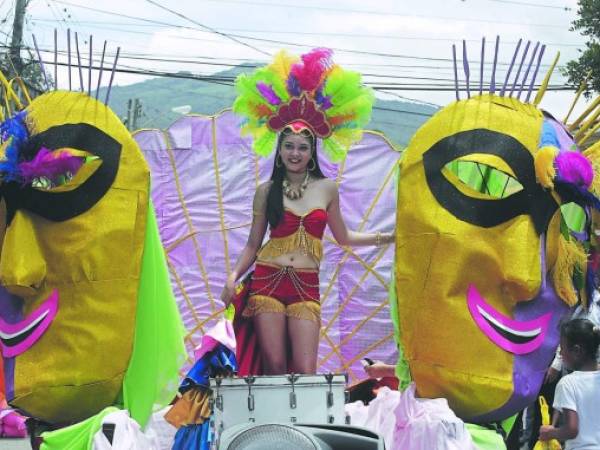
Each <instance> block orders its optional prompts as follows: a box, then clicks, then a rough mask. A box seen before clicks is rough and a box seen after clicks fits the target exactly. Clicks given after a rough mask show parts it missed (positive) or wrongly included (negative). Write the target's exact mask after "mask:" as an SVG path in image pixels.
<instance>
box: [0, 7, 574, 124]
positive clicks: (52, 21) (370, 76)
mask: <svg viewBox="0 0 600 450" xmlns="http://www.w3.org/2000/svg"><path fill="white" fill-rule="evenodd" d="M14 3H15V0H0V17H1V18H4V19H5V20H4V22H3V23H2V24H1V25H0V32H3V33H10V30H11V27H12V20H13V9H14ZM169 10H170V11H169ZM576 11H577V1H576V0H545V1H543V0H420V1H401V0H374V1H372V2H369V4H367V2H364V1H358V0H339V1H322V0H321V1H317V0H303V1H302V2H300V1H297V0H296V1H291V0H255V1H253V0H120V1H117V0H102V1H90V0H64V1H63V0H30V2H29V4H28V7H27V20H26V24H25V44H26V45H29V46H33V40H32V37H31V35H32V33H33V34H35V36H36V40H37V43H38V46H39V48H40V50H41V51H42V58H43V59H44V60H45V61H46V68H47V70H48V71H50V72H51V73H53V71H54V69H53V67H52V65H51V64H49V63H50V62H52V61H53V59H54V56H53V53H52V52H51V50H52V49H53V48H54V38H53V30H54V29H55V28H56V29H57V30H58V41H59V42H58V48H59V50H62V51H63V53H66V49H67V29H70V30H71V33H74V32H77V33H78V38H79V44H80V53H81V58H82V59H83V64H85V65H87V58H88V56H87V55H88V51H89V35H90V34H91V35H93V59H94V60H95V63H96V64H99V62H100V59H101V55H102V46H103V41H104V40H106V41H107V53H106V54H107V56H106V59H105V62H104V66H105V67H107V68H108V69H110V67H111V66H112V64H113V60H114V53H115V51H116V49H117V47H120V48H121V50H120V57H119V63H118V67H120V68H124V69H128V68H134V69H152V70H160V71H167V72H177V71H183V70H185V71H189V72H191V73H193V74H197V75H210V74H213V73H215V72H218V71H220V70H223V69H226V68H228V67H230V65H235V64H239V63H242V62H244V61H252V62H253V63H255V62H258V63H267V62H268V61H269V60H270V58H271V56H272V55H273V54H274V53H275V52H277V51H278V50H279V49H282V48H284V49H287V50H289V51H290V52H293V53H297V54H299V53H302V52H305V51H307V50H309V49H310V48H312V47H317V46H326V47H330V48H333V49H334V55H335V56H334V59H335V61H336V62H337V63H339V64H341V65H343V66H344V67H347V68H350V69H353V70H357V71H359V72H361V73H362V74H363V76H364V80H365V82H367V83H371V84H374V83H378V84H376V85H377V86H378V87H382V86H395V87H399V86H404V87H406V86H407V85H411V86H414V85H416V87H415V88H416V89H417V90H409V91H407V90H394V91H385V92H383V91H379V93H378V95H379V96H380V97H389V98H396V97H398V96H401V97H404V98H408V99H413V100H417V101H420V102H425V103H433V104H436V105H445V104H447V103H449V102H451V101H453V100H454V99H455V93H454V90H450V91H447V92H432V91H426V90H423V89H422V88H423V86H422V85H423V84H425V85H428V86H431V85H432V84H433V85H438V86H439V85H445V86H452V85H453V84H454V76H453V64H452V45H453V44H455V45H456V46H457V49H458V59H459V62H458V64H459V78H460V79H461V80H464V73H463V70H462V61H461V60H462V40H463V39H465V40H466V42H467V52H468V58H467V59H468V60H469V62H470V72H471V74H470V75H471V81H470V84H471V87H472V88H475V89H478V83H479V67H480V65H479V61H480V53H481V39H482V37H485V38H486V47H485V56H484V61H485V62H486V64H485V68H484V77H483V79H484V81H485V82H489V80H490V78H491V67H492V64H491V63H492V60H493V57H494V42H495V40H496V36H497V35H499V36H500V46H499V52H498V66H497V73H496V79H497V80H499V81H497V84H501V83H502V82H503V80H504V77H505V73H506V69H507V67H508V65H509V64H508V63H510V60H511V58H512V56H513V52H514V49H515V46H516V43H517V41H518V40H519V39H523V40H524V42H526V41H528V40H531V41H532V45H531V48H533V46H534V44H535V43H536V42H538V41H540V42H541V43H542V44H546V46H547V48H546V51H545V53H544V57H543V59H542V66H541V68H540V73H539V75H538V77H537V82H540V81H541V79H542V78H543V75H544V74H545V72H546V70H547V68H548V66H549V64H550V63H551V62H552V60H553V59H554V56H555V55H556V53H557V52H560V54H561V56H560V61H559V67H560V65H563V64H565V63H566V62H567V61H569V60H571V59H574V58H576V56H577V54H578V50H579V49H581V48H583V45H584V42H585V39H584V38H583V37H582V36H580V35H579V34H578V33H577V32H573V31H569V28H570V25H571V22H572V21H573V20H574V19H575V18H576ZM128 16H129V17H128ZM0 38H2V39H4V42H5V43H8V42H9V40H8V39H9V38H8V37H7V36H6V35H4V34H3V35H0ZM524 45H525V44H523V45H522V47H521V51H522V49H523V47H524ZM71 51H72V58H73V60H74V59H75V57H76V55H75V49H74V39H73V38H72V48H71ZM521 54H522V53H520V54H519V56H518V57H517V62H518V61H519V60H520V58H521ZM530 55H531V50H530V52H529V54H528V56H527V58H526V63H527V62H528V61H529V59H530ZM148 59H151V60H148ZM158 59H163V60H164V59H168V60H169V61H158ZM59 60H63V61H66V54H62V55H60V56H59ZM524 71H525V69H523V73H524ZM515 72H516V69H514V70H513V76H514V74H515ZM532 73H533V69H532V70H531V73H530V74H532ZM83 78H84V83H85V84H86V86H87V84H88V80H87V73H84V77H83ZM109 78H110V77H109V72H104V73H103V75H102V79H101V85H106V84H107V83H108V81H109ZM145 78H147V76H145V75H138V74H125V73H117V74H116V75H115V80H114V83H115V84H118V85H126V84H130V83H136V82H139V81H142V80H144V79H145ZM72 80H73V81H72V82H73V83H79V75H78V73H77V72H76V71H72ZM97 80H98V72H97V71H93V73H92V88H95V86H96V85H97ZM565 82H566V80H565V78H564V76H563V75H562V74H561V73H560V72H559V71H555V73H554V75H553V77H552V80H551V84H552V85H563V84H565ZM58 83H59V86H62V87H66V85H67V84H68V74H67V72H66V69H64V68H60V67H59V70H58ZM527 84H528V82H527V83H526V85H527ZM419 85H421V87H419ZM509 85H510V82H509ZM517 85H518V83H517ZM573 96H574V95H573V93H572V92H549V93H547V94H546V97H545V98H544V101H543V103H542V106H543V107H544V108H545V109H547V110H549V111H550V112H552V113H553V114H554V115H555V116H557V117H564V114H565V113H566V111H567V110H568V108H569V106H570V104H571V101H572V99H573ZM584 106H585V105H584V102H581V103H580V104H579V105H578V106H577V108H576V111H580V110H582V109H583V108H584Z"/></svg>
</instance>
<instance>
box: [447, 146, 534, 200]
mask: <svg viewBox="0 0 600 450" xmlns="http://www.w3.org/2000/svg"><path fill="white" fill-rule="evenodd" d="M470 156H471V155H469V156H467V157H465V158H459V159H458V160H455V161H452V162H449V163H448V164H446V165H445V166H444V169H443V174H444V176H445V177H446V178H447V179H448V181H450V182H451V183H452V184H454V185H455V186H456V187H457V188H458V189H459V190H460V191H461V192H462V193H463V194H465V195H467V196H470V197H474V198H481V199H489V200H493V199H501V198H505V197H508V196H510V195H513V194H516V193H517V192H519V191H522V190H523V185H522V184H521V183H519V182H518V181H517V179H516V178H515V177H514V174H512V173H511V174H509V173H506V171H503V170H500V169H499V168H498V167H499V166H502V164H493V165H492V163H495V162H496V161H493V160H492V161H490V164H489V165H488V164H486V163H484V162H480V161H479V159H480V158H474V160H473V161H471V160H470ZM476 156H479V155H476ZM485 156H488V157H491V158H482V159H487V160H489V159H498V160H500V158H495V157H493V156H492V155H485ZM500 162H501V160H500ZM503 168H504V167H503Z"/></svg>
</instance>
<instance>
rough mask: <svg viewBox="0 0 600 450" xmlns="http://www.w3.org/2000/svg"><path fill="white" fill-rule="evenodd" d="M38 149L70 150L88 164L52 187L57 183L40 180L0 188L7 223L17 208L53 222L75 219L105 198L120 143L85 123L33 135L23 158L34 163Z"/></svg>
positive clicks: (114, 173) (113, 176) (67, 125)
mask: <svg viewBox="0 0 600 450" xmlns="http://www.w3.org/2000/svg"><path fill="white" fill-rule="evenodd" d="M41 149H48V150H49V151H50V152H52V151H57V149H73V150H74V151H75V152H76V153H77V154H79V155H81V156H82V157H85V158H86V159H87V158H90V161H88V162H86V164H83V165H82V166H80V168H79V169H78V170H77V173H76V174H74V176H73V177H72V179H68V180H67V179H66V178H64V179H63V181H65V182H64V183H61V184H60V185H58V186H56V185H54V183H55V181H56V180H53V181H51V182H44V181H43V180H40V179H38V180H37V181H36V184H34V183H32V184H30V185H27V186H21V185H20V184H19V183H16V182H12V183H6V184H3V185H0V197H4V199H5V200H6V203H7V217H6V220H7V222H8V223H10V221H11V219H12V217H13V216H14V214H15V211H16V210H17V209H24V210H28V211H30V212H33V213H35V214H37V215H39V216H41V217H44V218H45V219H48V220H52V221H56V222H60V221H64V220H68V219H70V218H72V217H75V216H78V215H79V214H82V213H84V212H86V211H87V210H89V209H90V208H91V207H92V206H94V205H95V204H96V203H97V202H98V201H99V200H100V199H101V198H102V197H103V196H104V194H105V193H106V192H107V191H108V189H109V188H110V186H111V185H112V183H113V181H114V180H115V177H116V175H117V171H118V169H119V159H120V155H121V144H120V143H119V142H118V141H117V140H115V139H114V138H113V137H112V136H110V135H108V134H107V133H106V132H104V131H102V130H101V129H99V128H97V127H95V126H93V125H90V124H87V123H77V124H63V125H57V126H54V127H52V128H49V129H47V130H45V131H43V132H41V133H38V134H36V135H33V136H31V138H29V140H28V142H27V144H26V146H25V148H24V149H23V155H24V156H25V157H26V158H27V159H28V160H33V159H34V158H35V157H36V155H38V153H39V152H40V150H41ZM66 175H67V174H65V176H66ZM44 186H45V188H44Z"/></svg>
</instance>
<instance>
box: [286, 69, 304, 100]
mask: <svg viewBox="0 0 600 450" xmlns="http://www.w3.org/2000/svg"><path fill="white" fill-rule="evenodd" d="M287 90H288V92H289V94H290V95H291V96H292V97H300V92H302V90H301V89H300V83H298V79H297V78H296V77H295V76H294V75H292V74H290V76H289V78H288V79H287Z"/></svg>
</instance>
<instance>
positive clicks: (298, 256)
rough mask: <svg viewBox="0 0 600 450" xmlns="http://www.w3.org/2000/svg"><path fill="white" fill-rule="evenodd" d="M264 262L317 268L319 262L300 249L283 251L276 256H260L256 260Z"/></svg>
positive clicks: (302, 267) (301, 267) (296, 267)
mask: <svg viewBox="0 0 600 450" xmlns="http://www.w3.org/2000/svg"><path fill="white" fill-rule="evenodd" d="M261 261H262V262H266V263H269V264H276V265H278V266H282V267H285V266H291V267H293V268H294V269H318V268H319V263H317V262H316V261H315V259H314V258H313V257H312V256H310V255H305V254H304V253H302V251H296V252H290V253H285V254H283V255H280V256H278V257H277V258H261V259H260V260H259V261H257V262H261Z"/></svg>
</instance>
